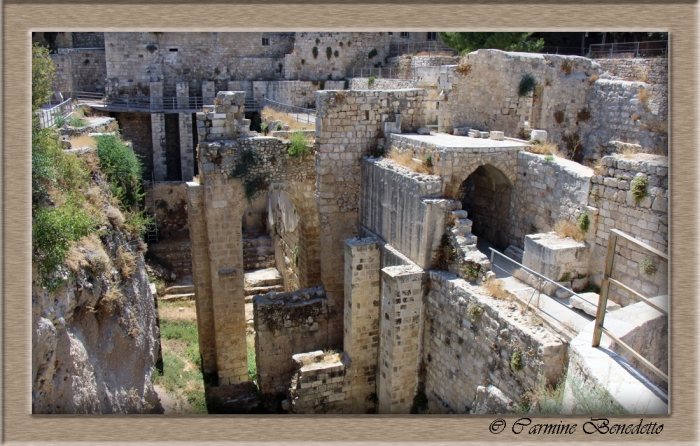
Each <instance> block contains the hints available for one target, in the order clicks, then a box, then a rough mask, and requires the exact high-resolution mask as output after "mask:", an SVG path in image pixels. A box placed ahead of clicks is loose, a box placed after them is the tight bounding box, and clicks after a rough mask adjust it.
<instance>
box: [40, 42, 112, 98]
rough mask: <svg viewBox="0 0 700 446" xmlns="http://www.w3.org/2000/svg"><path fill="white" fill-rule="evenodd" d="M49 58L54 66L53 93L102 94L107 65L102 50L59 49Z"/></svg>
mask: <svg viewBox="0 0 700 446" xmlns="http://www.w3.org/2000/svg"><path fill="white" fill-rule="evenodd" d="M49 57H51V60H52V61H53V62H54V63H55V64H56V78H55V79H54V82H53V86H52V88H53V90H54V91H61V92H71V91H89V92H100V93H102V92H104V89H105V82H106V80H107V65H106V61H105V52H104V50H103V49H60V50H59V53H58V54H51V55H50V56H49Z"/></svg>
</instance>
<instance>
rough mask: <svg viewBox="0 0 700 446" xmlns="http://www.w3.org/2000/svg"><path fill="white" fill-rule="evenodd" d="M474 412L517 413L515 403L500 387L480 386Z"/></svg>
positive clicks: (477, 389)
mask: <svg viewBox="0 0 700 446" xmlns="http://www.w3.org/2000/svg"><path fill="white" fill-rule="evenodd" d="M473 406H474V407H473V409H472V413H474V414H503V413H515V404H514V403H513V400H511V399H510V398H508V397H507V396H506V395H505V394H504V393H503V392H502V391H501V390H500V389H499V388H498V387H495V386H492V385H490V386H488V387H484V386H479V387H477V388H476V399H475V400H474V404H473Z"/></svg>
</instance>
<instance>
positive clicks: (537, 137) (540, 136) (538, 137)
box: [530, 130, 547, 142]
mask: <svg viewBox="0 0 700 446" xmlns="http://www.w3.org/2000/svg"><path fill="white" fill-rule="evenodd" d="M530 141H539V142H547V131H546V130H533V131H532V133H530Z"/></svg>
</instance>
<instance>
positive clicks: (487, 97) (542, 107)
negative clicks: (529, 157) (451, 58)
mask: <svg viewBox="0 0 700 446" xmlns="http://www.w3.org/2000/svg"><path fill="white" fill-rule="evenodd" d="M461 64H462V66H463V67H464V69H465V70H466V71H463V72H462V73H460V72H459V71H457V69H456V68H457V67H456V66H444V67H442V71H443V72H442V73H441V78H440V89H442V90H445V93H446V96H447V99H446V100H445V101H443V104H441V108H442V110H443V113H442V114H441V119H443V121H442V122H441V124H440V126H441V128H445V129H446V130H447V131H448V132H451V129H452V128H454V127H463V126H467V127H473V128H477V129H479V130H485V131H490V130H498V131H503V132H505V134H506V136H511V137H515V136H518V134H519V133H520V132H521V131H522V130H523V129H524V128H525V122H526V121H527V122H528V123H529V126H530V127H531V128H535V129H544V130H547V131H548V132H549V139H550V140H551V141H554V142H559V141H561V139H562V137H563V136H564V135H570V134H573V133H576V132H577V131H578V128H577V122H578V119H577V115H578V114H579V113H580V112H581V111H582V110H583V109H584V108H585V107H586V104H585V100H586V93H587V92H588V88H589V85H590V83H589V81H590V79H591V76H593V75H597V74H599V73H600V67H599V66H598V65H597V64H596V63H595V62H594V61H592V60H590V59H586V58H583V57H576V56H558V55H551V54H531V53H507V52H502V51H498V50H478V51H475V52H472V53H470V54H468V55H467V56H466V57H464V58H462V61H461ZM466 67H469V68H466ZM460 71H461V69H460ZM495 73H498V75H494V74H495ZM528 73H529V74H531V75H532V77H534V79H535V80H536V81H537V85H538V86H539V88H536V89H535V90H534V91H533V93H531V94H528V95H525V96H519V93H518V90H519V85H520V82H521V79H522V78H523V76H525V75H526V74H528Z"/></svg>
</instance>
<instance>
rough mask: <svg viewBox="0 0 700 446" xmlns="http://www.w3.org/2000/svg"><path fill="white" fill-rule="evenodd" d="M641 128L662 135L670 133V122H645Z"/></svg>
mask: <svg viewBox="0 0 700 446" xmlns="http://www.w3.org/2000/svg"><path fill="white" fill-rule="evenodd" d="M641 128H642V129H643V130H647V131H649V132H652V133H656V134H658V135H661V136H666V135H667V134H668V123H666V122H648V123H647V122H645V123H644V124H642V125H641Z"/></svg>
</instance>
